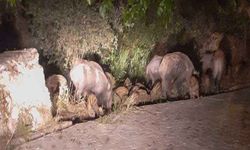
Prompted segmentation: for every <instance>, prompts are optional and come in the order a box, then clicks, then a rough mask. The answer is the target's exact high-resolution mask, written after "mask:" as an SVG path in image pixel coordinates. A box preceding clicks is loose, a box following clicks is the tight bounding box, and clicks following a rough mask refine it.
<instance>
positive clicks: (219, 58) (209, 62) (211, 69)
mask: <svg viewBox="0 0 250 150" xmlns="http://www.w3.org/2000/svg"><path fill="white" fill-rule="evenodd" d="M201 62H202V72H203V73H202V74H203V75H202V76H204V75H205V74H207V75H210V74H211V75H212V83H213V84H212V85H214V87H215V90H219V89H220V81H221V77H222V75H223V73H224V70H225V54H224V52H223V51H222V50H220V49H218V50H216V51H215V52H213V53H206V54H204V56H203V57H202V59H201ZM209 73H210V74H209ZM210 82H211V81H210ZM206 91H207V89H206Z"/></svg>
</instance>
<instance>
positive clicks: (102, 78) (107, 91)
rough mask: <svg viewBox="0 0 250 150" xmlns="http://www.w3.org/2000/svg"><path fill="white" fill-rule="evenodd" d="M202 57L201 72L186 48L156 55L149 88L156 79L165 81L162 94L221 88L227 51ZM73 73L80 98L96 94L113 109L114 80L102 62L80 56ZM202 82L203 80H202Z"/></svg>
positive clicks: (193, 93)
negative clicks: (112, 81) (102, 65)
mask: <svg viewBox="0 0 250 150" xmlns="http://www.w3.org/2000/svg"><path fill="white" fill-rule="evenodd" d="M200 61H201V64H202V70H201V73H199V72H198V71H196V69H195V68H194V65H193V63H192V61H191V60H190V58H189V57H188V56H187V55H186V54H184V53H182V52H172V53H167V54H166V55H165V56H158V55H155V56H154V57H153V58H152V59H151V61H150V62H149V63H148V65H147V66H146V72H145V78H146V80H147V83H148V85H150V87H149V88H152V87H153V85H154V84H155V83H156V81H161V87H162V88H161V89H162V91H161V92H162V97H163V98H170V99H171V98H176V97H178V96H180V95H181V94H182V93H183V91H182V90H183V89H185V88H186V91H187V92H186V94H188V95H189V97H190V98H196V97H199V93H200V88H199V87H200V85H203V88H204V91H205V92H203V93H209V92H210V91H211V87H213V88H214V89H216V90H218V89H219V88H220V80H221V76H222V74H223V71H224V65H225V56H224V53H223V51H222V50H216V51H214V52H209V53H205V54H203V56H202V57H201V60H200ZM69 77H70V80H71V82H72V83H73V85H74V87H75V96H76V97H77V98H80V97H85V96H87V95H89V94H94V95H95V96H96V98H97V104H98V106H99V107H103V108H104V109H105V110H106V111H110V110H111V107H112V97H113V94H112V92H113V89H112V83H111V81H110V77H109V76H107V74H106V73H105V72H104V70H103V69H102V67H101V66H100V65H99V64H98V63H96V62H94V61H88V60H84V59H78V60H77V61H76V62H75V63H74V64H73V67H72V68H71V70H70V72H69ZM200 82H202V84H199V83H200ZM150 83H151V84H150ZM47 86H48V88H49V90H50V92H51V91H52V92H53V91H54V90H55V89H54V87H53V84H52V85H48V84H47ZM183 87H184V88H183ZM173 89H176V93H177V96H176V94H173V93H174V92H173Z"/></svg>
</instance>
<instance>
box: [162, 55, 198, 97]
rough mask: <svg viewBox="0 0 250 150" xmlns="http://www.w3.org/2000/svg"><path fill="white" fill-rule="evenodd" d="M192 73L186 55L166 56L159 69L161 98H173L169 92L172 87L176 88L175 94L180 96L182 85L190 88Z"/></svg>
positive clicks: (193, 70) (190, 64)
mask: <svg viewBox="0 0 250 150" xmlns="http://www.w3.org/2000/svg"><path fill="white" fill-rule="evenodd" d="M194 73H195V69H194V65H193V63H192V62H191V60H190V59H189V57H188V56H187V55H185V54H183V53H181V52H174V53H169V54H166V55H165V56H164V57H163V59H162V62H161V64H160V67H159V74H160V77H161V80H162V94H163V97H164V98H166V97H169V98H174V97H175V96H173V94H172V92H171V91H172V89H173V87H176V89H177V94H178V96H180V95H181V94H182V93H181V92H182V87H183V85H184V83H186V85H187V87H190V86H189V84H190V79H191V76H192V75H193V74H194ZM190 91H191V90H190ZM189 95H191V93H189Z"/></svg>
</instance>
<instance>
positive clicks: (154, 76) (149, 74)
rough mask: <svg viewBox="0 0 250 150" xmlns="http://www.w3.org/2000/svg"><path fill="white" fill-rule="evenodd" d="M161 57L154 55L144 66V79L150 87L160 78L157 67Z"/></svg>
mask: <svg viewBox="0 0 250 150" xmlns="http://www.w3.org/2000/svg"><path fill="white" fill-rule="evenodd" d="M162 58H163V57H162V56H158V55H155V56H154V57H153V58H152V60H151V61H150V62H149V64H148V65H147V67H146V81H147V84H148V85H149V86H150V87H153V86H154V83H155V82H156V81H157V80H160V78H161V77H160V74H159V67H160V63H161V61H162ZM150 82H151V84H150Z"/></svg>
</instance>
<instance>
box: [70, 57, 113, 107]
mask: <svg viewBox="0 0 250 150" xmlns="http://www.w3.org/2000/svg"><path fill="white" fill-rule="evenodd" d="M70 79H71V81H72V82H73V85H74V86H75V90H76V95H77V97H80V96H81V95H82V94H83V95H84V96H86V95H89V94H94V95H95V96H96V98H97V104H98V106H101V107H104V109H106V110H107V111H110V110H111V106H112V86H111V83H110V81H109V79H108V77H107V76H106V75H105V73H104V71H103V70H102V68H101V66H100V65H99V64H97V63H95V62H93V61H87V60H83V61H81V62H79V63H77V64H76V65H74V66H73V68H72V69H71V70H70Z"/></svg>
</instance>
